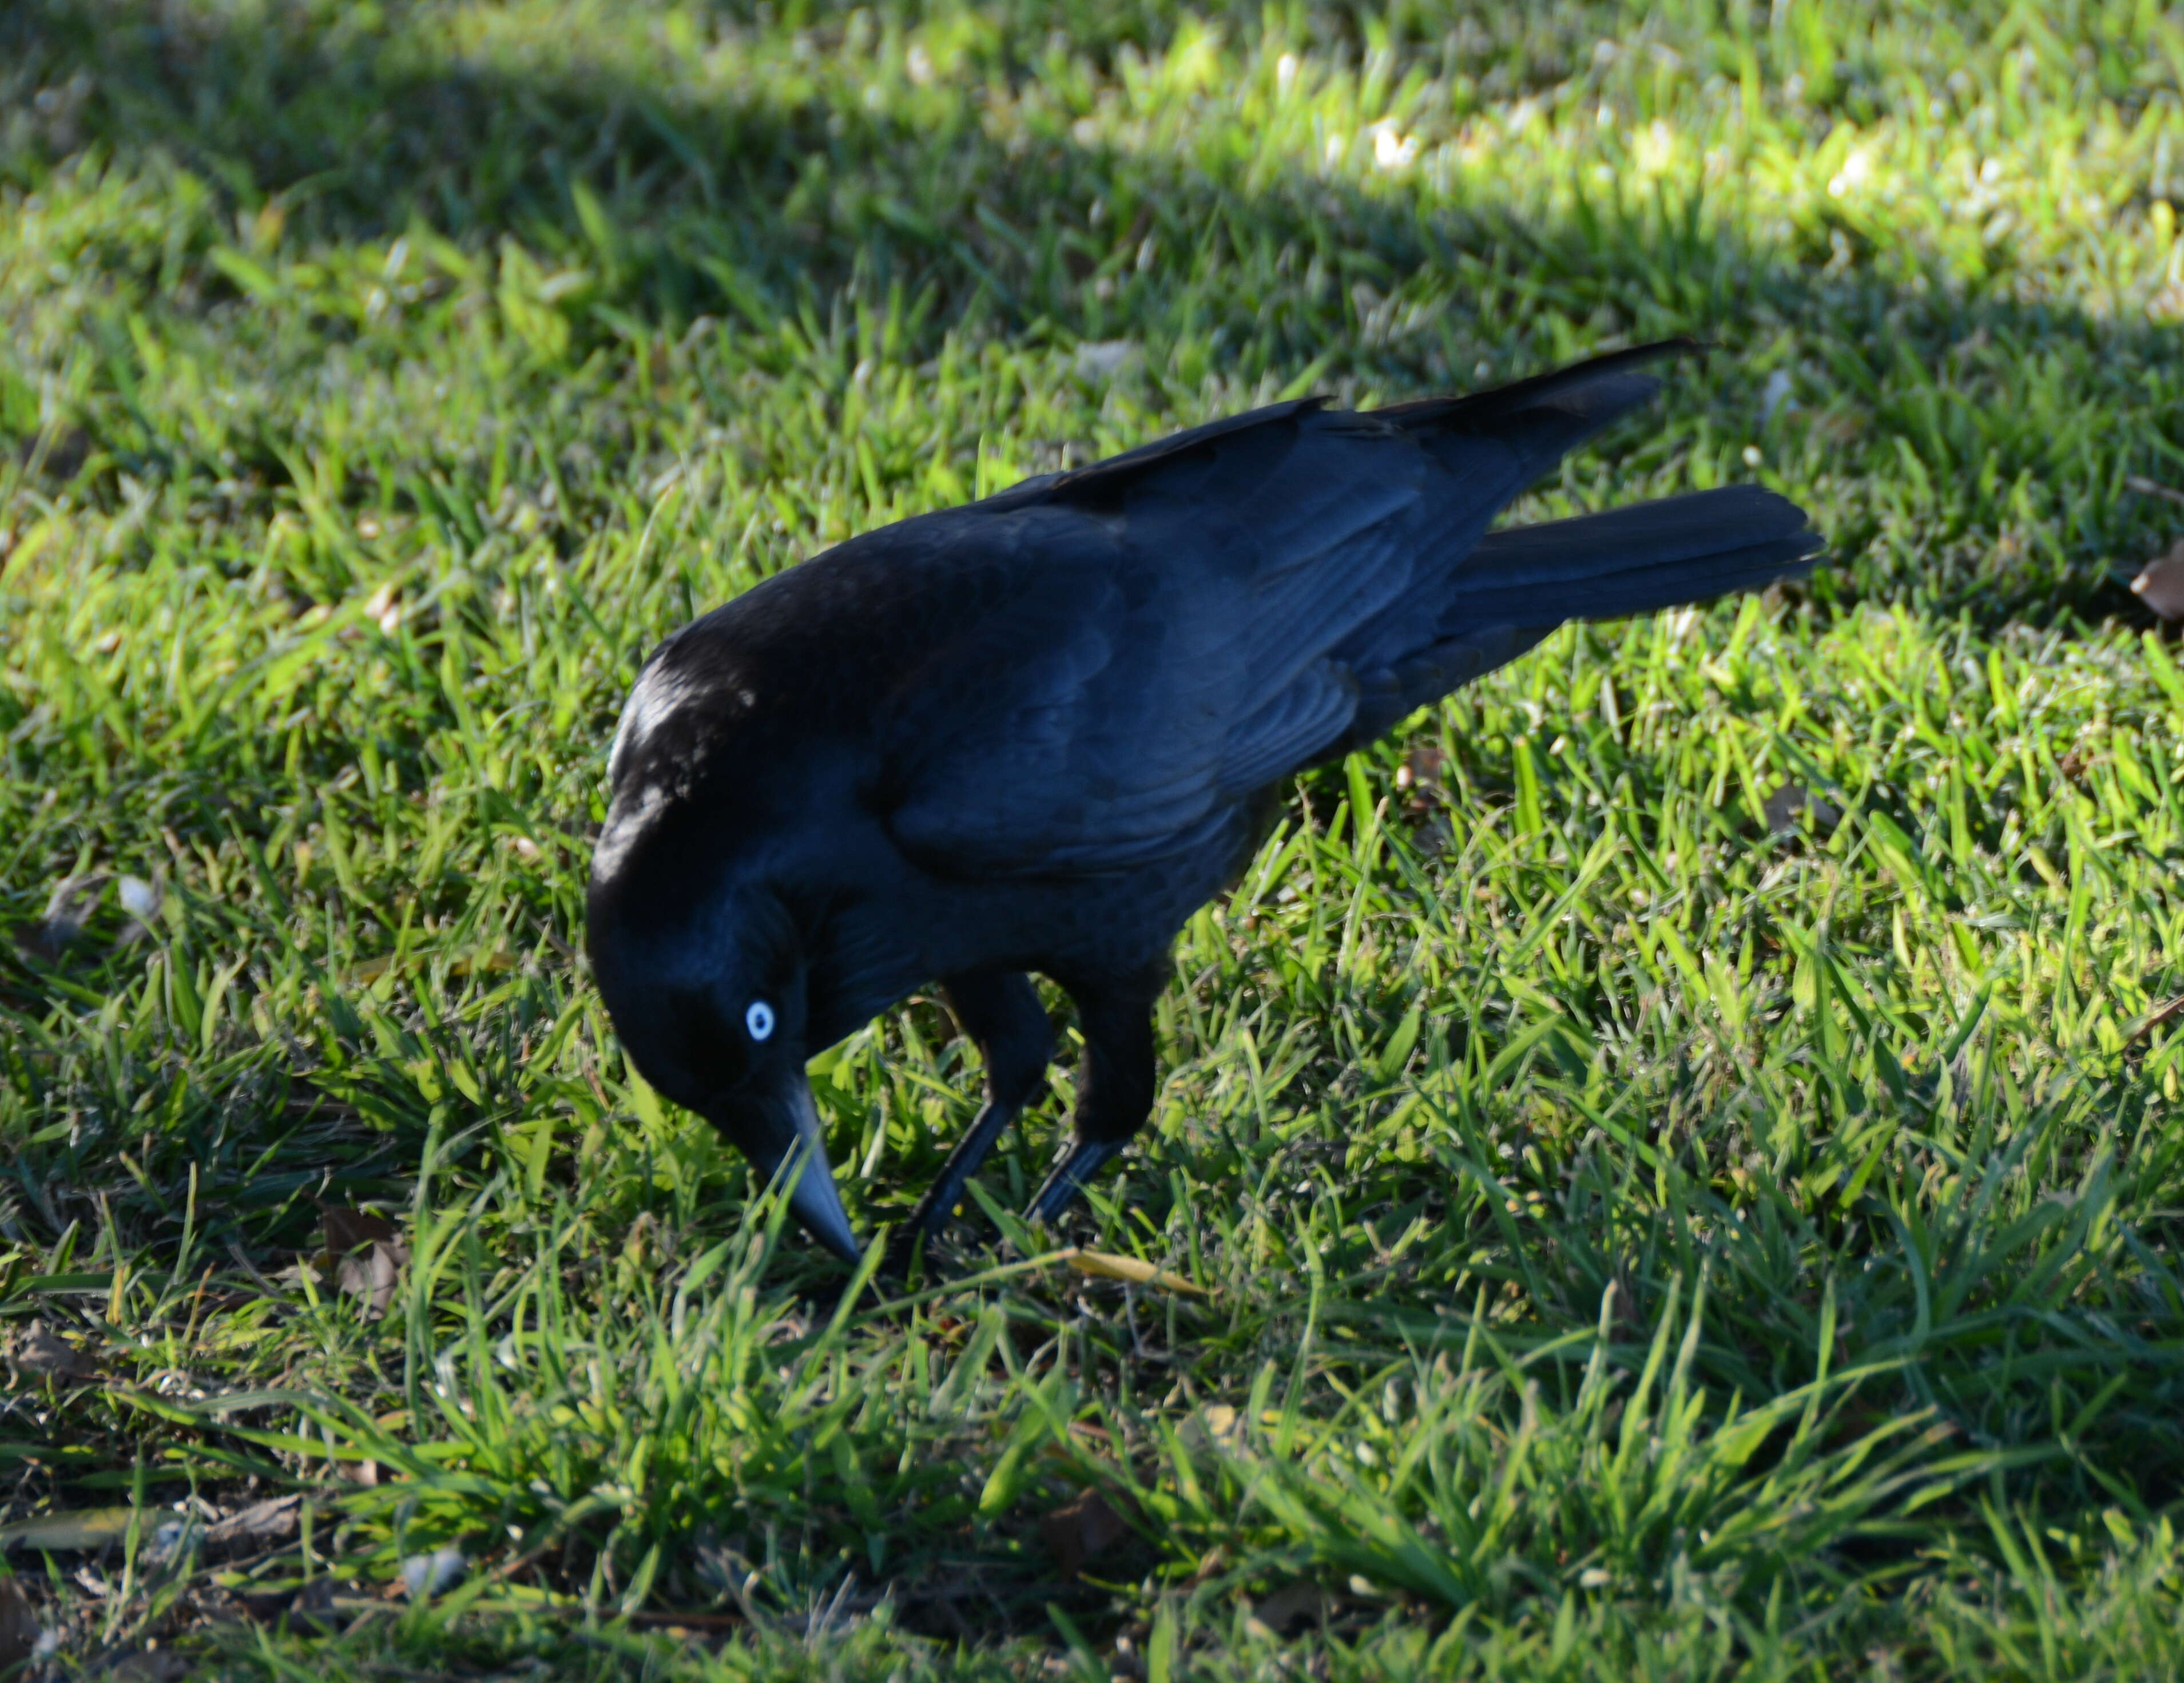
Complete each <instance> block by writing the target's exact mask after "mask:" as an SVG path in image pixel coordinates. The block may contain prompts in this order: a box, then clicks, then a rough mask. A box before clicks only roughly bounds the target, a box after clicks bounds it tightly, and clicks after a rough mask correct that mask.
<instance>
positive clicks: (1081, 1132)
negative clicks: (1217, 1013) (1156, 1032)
mask: <svg viewBox="0 0 2184 1683" xmlns="http://www.w3.org/2000/svg"><path fill="white" fill-rule="evenodd" d="M1166 979H1167V976H1166V967H1162V973H1161V974H1159V975H1157V976H1155V975H1151V974H1148V975H1146V976H1144V977H1141V978H1137V979H1136V980H1135V981H1134V982H1132V983H1129V984H1125V985H1123V986H1103V987H1098V988H1084V989H1079V988H1074V987H1073V988H1071V989H1070V990H1069V992H1070V996H1071V997H1072V998H1073V999H1074V1000H1076V1001H1077V1023H1078V1028H1079V1029H1080V1030H1081V1031H1082V1032H1083V1034H1084V1064H1083V1065H1082V1067H1080V1069H1079V1071H1078V1077H1077V1112H1076V1114H1075V1115H1074V1116H1073V1117H1072V1118H1071V1121H1072V1122H1073V1124H1074V1132H1075V1134H1076V1138H1075V1139H1074V1140H1072V1141H1071V1142H1070V1146H1069V1150H1068V1151H1067V1152H1065V1153H1064V1154H1063V1156H1062V1157H1061V1161H1060V1162H1057V1163H1056V1164H1055V1166H1054V1168H1053V1170H1052V1172H1051V1173H1049V1174H1048V1175H1047V1177H1046V1184H1045V1185H1043V1186H1041V1187H1040V1188H1039V1191H1038V1192H1037V1194H1035V1195H1034V1197H1033V1199H1032V1201H1031V1207H1030V1208H1029V1209H1028V1211H1027V1212H1025V1213H1026V1214H1027V1215H1028V1216H1029V1217H1030V1218H1031V1219H1033V1220H1034V1221H1041V1222H1050V1221H1052V1220H1053V1219H1054V1218H1056V1216H1058V1215H1060V1214H1061V1212H1063V1211H1064V1210H1066V1209H1067V1208H1068V1207H1069V1206H1070V1203H1071V1201H1073V1199H1075V1197H1076V1196H1077V1195H1078V1193H1079V1192H1081V1191H1083V1190H1084V1188H1085V1186H1086V1185H1087V1184H1089V1183H1090V1181H1091V1179H1092V1177H1093V1176H1094V1175H1095V1173H1098V1172H1099V1170H1100V1166H1101V1165H1102V1164H1104V1163H1105V1162H1106V1161H1107V1160H1108V1159H1109V1158H1110V1157H1112V1156H1116V1155H1117V1154H1118V1153H1119V1152H1120V1151H1122V1149H1123V1146H1125V1145H1128V1144H1129V1142H1130V1139H1131V1136H1132V1135H1134V1134H1136V1133H1137V1131H1138V1130H1139V1129H1140V1128H1142V1127H1144V1126H1145V1117H1147V1116H1149V1115H1151V1112H1152V1107H1153V1022H1152V1006H1153V1000H1154V999H1155V997H1156V996H1157V995H1158V994H1159V992H1160V989H1161V986H1162V983H1164V982H1165V981H1166Z"/></svg>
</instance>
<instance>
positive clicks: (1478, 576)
mask: <svg viewBox="0 0 2184 1683" xmlns="http://www.w3.org/2000/svg"><path fill="white" fill-rule="evenodd" d="M1820 547H1821V540H1820V537H1819V533H1818V532H1814V531H1813V530H1811V528H1809V527H1808V526H1807V525H1806V524H1805V515H1804V511H1803V510H1802V509H1800V508H1798V507H1797V504H1795V503H1792V502H1791V501H1789V500H1788V499H1786V498H1782V497H1778V496H1776V495H1775V493H1773V492H1771V491H1763V490H1761V489H1760V488H1758V486H1756V485H1737V486H1731V487H1729V488H1725V489H1723V490H1719V491H1700V492H1696V493H1692V494H1691V495H1689V496H1683V497H1670V498H1667V499H1663V500H1662V501H1660V502H1654V503H1640V504H1635V505H1634V506H1632V507H1630V508H1624V509H1612V510H1608V512H1607V513H1606V514H1597V515H1580V517H1578V518H1577V519H1574V520H1558V521H1548V522H1546V523H1545V524H1543V525H1540V526H1522V527H1512V528H1510V529H1508V530H1507V531H1502V532H1491V533H1489V534H1488V535H1487V536H1486V537H1485V538H1482V539H1480V540H1479V543H1478V544H1477V546H1476V547H1474V549H1473V550H1472V551H1471V553H1470V554H1468V555H1467V556H1465V557H1464V559H1463V561H1462V562H1461V563H1460V564H1459V565H1458V566H1457V568H1456V570H1455V571H1454V573H1453V574H1452V575H1451V576H1450V577H1449V579H1448V581H1447V594H1446V596H1445V597H1444V598H1443V605H1442V607H1441V610H1440V613H1439V614H1438V615H1437V616H1435V618H1434V620H1433V621H1431V623H1432V624H1433V626H1434V633H1433V634H1432V636H1431V637H1430V638H1429V639H1427V640H1426V641H1425V642H1424V643H1423V644H1420V643H1418V642H1417V641H1415V640H1413V641H1411V642H1410V643H1409V644H1408V646H1407V647H1405V648H1403V649H1401V652H1400V653H1391V655H1390V656H1389V657H1385V658H1384V659H1383V660H1369V661H1363V662H1360V663H1359V664H1358V666H1357V668H1356V671H1357V678H1358V707H1357V714H1356V716H1355V717H1354V719H1353V720H1352V722H1351V727H1350V729H1349V730H1348V731H1347V732H1346V733H1344V735H1343V736H1342V738H1340V740H1339V741H1338V742H1336V743H1334V744H1331V745H1330V747H1329V750H1327V752H1328V753H1329V754H1330V755H1334V754H1340V753H1342V752H1344V751H1345V750H1348V749H1351V748H1355V747H1358V746H1360V745H1362V744H1365V743H1367V742H1370V741H1372V740H1373V738H1376V737H1379V735H1381V734H1382V733H1385V732H1386V731H1388V730H1390V729H1391V728H1393V727H1394V726H1395V725H1396V722H1398V721H1400V720H1401V719H1402V718H1404V717H1405V716H1407V715H1408V714H1410V713H1412V712H1414V711H1417V710H1418V708H1420V707H1424V706H1425V705H1428V704H1429V703H1430V702H1434V701H1437V700H1439V699H1440V698H1441V697H1442V696H1444V695H1446V694H1448V693H1449V692H1450V691H1451V690H1452V689H1454V688H1457V687H1458V686H1459V685H1462V684H1466V683H1470V682H1471V681H1472V680H1473V679H1474V678H1477V677H1484V676H1485V674H1486V673H1488V672H1491V671H1493V670H1494V668H1495V667H1496V666H1501V665H1502V664H1503V663H1504V662H1506V661H1508V660H1514V659H1515V658H1516V657H1517V656H1518V655H1521V654H1523V653H1524V651H1525V650H1526V649H1529V648H1530V647H1531V646H1532V645H1533V644H1535V643H1537V642H1538V641H1539V640H1540V639H1541V638H1543V637H1545V636H1546V635H1547V633H1549V632H1551V631H1552V630H1553V629H1554V628H1555V627H1557V626H1558V625H1560V624H1562V623H1563V621H1565V620H1608V619H1617V618H1619V617H1621V616H1624V615H1626V614H1644V613H1652V612H1653V611H1655V610H1658V609H1662V608H1676V607H1681V606H1683V605H1685V604H1686V603H1690V602H1703V601H1705V600H1707V599H1708V598H1710V597H1714V596H1720V595H1724V594H1728V593H1729V592H1730V591H1732V590H1752V589H1757V588H1761V587H1763V586H1765V585H1769V584H1772V583H1774V582H1775V581H1776V580H1777V579H1783V578H1794V577H1802V575H1803V574H1805V573H1807V572H1809V571H1811V570H1812V567H1813V564H1814V560H1815V559H1816V558H1817V557H1818V554H1819V549H1820Z"/></svg>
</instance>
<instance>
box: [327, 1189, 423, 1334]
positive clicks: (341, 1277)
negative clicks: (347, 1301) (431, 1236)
mask: <svg viewBox="0 0 2184 1683" xmlns="http://www.w3.org/2000/svg"><path fill="white" fill-rule="evenodd" d="M319 1216H320V1220H321V1221H322V1222H323V1223H325V1227H326V1258H325V1266H324V1267H323V1268H321V1270H320V1272H321V1273H326V1272H331V1273H332V1275H333V1276H334V1284H335V1285H336V1287H337V1289H338V1290H340V1291H341V1292H342V1294H343V1296H348V1297H361V1298H363V1299H364V1300H365V1301H364V1318H365V1319H366V1320H368V1321H376V1320H378V1319H379V1318H381V1317H382V1316H383V1315H385V1314H386V1312H387V1307H388V1306H389V1305H390V1304H392V1303H393V1301H394V1287H395V1284H396V1282H397V1281H398V1280H399V1279H401V1276H402V1269H403V1267H404V1264H405V1263H407V1262H409V1246H406V1245H404V1243H403V1242H402V1240H401V1238H400V1237H399V1235H398V1234H397V1233H396V1232H395V1228H394V1223H393V1222H391V1221H389V1220H388V1219H387V1218H386V1217H385V1216H382V1215H377V1214H375V1213H374V1212H371V1211H370V1210H350V1209H342V1208H338V1207H334V1206H331V1205H326V1204H321V1205H320V1207H319Z"/></svg>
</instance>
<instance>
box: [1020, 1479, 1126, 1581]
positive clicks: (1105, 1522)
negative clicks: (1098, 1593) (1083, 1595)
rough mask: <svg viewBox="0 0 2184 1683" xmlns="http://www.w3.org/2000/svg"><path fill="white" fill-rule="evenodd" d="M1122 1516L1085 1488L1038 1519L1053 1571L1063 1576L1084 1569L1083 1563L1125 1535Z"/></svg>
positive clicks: (1070, 1575) (1069, 1577)
mask: <svg viewBox="0 0 2184 1683" xmlns="http://www.w3.org/2000/svg"><path fill="white" fill-rule="evenodd" d="M1129 1530H1130V1528H1129V1526H1128V1524H1127V1523H1126V1522H1125V1521H1124V1520H1123V1516H1122V1515H1121V1514H1119V1513H1116V1512H1115V1510H1114V1509H1113V1508H1112V1507H1109V1506H1108V1505H1107V1502H1106V1498H1105V1497H1104V1496H1100V1494H1099V1492H1097V1491H1086V1492H1085V1493H1084V1495H1083V1496H1079V1497H1078V1498H1077V1500H1076V1501H1074V1502H1071V1503H1070V1504H1069V1505H1068V1507H1057V1508H1056V1509H1055V1510H1054V1512H1053V1513H1050V1514H1048V1515H1047V1516H1046V1517H1045V1519H1042V1520H1040V1521H1039V1535H1040V1536H1042V1537H1044V1538H1045V1540H1046V1547H1047V1552H1048V1553H1050V1554H1051V1555H1052V1556H1053V1557H1054V1565H1055V1570H1056V1572H1057V1573H1059V1574H1061V1577H1062V1578H1063V1579H1065V1580H1067V1579H1072V1578H1074V1577H1075V1576H1076V1575H1077V1574H1078V1573H1079V1572H1081V1571H1082V1570H1084V1563H1085V1562H1086V1561H1088V1560H1090V1559H1092V1558H1095V1556H1097V1555H1100V1554H1102V1553H1105V1552H1106V1551H1107V1550H1108V1549H1111V1548H1112V1547H1113V1546H1115V1545H1116V1544H1117V1543H1118V1542H1120V1541H1122V1540H1123V1537H1125V1536H1126V1535H1128V1533H1129Z"/></svg>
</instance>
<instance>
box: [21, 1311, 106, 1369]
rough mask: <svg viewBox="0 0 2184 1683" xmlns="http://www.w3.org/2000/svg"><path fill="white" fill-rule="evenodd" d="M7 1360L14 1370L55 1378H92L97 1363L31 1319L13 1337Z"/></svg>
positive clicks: (39, 1322)
mask: <svg viewBox="0 0 2184 1683" xmlns="http://www.w3.org/2000/svg"><path fill="white" fill-rule="evenodd" d="M8 1362H9V1363H10V1364H11V1365H13V1366H14V1368H16V1369H17V1371H19V1372H21V1373H25V1374H43V1375H45V1376H46V1377H47V1378H48V1379H97V1377H98V1363H97V1362H96V1361H94V1360H93V1359H92V1357H89V1356H87V1355H86V1354H85V1353H84V1352H83V1351H81V1350H79V1349H77V1348H76V1346H74V1345H73V1344H70V1342H69V1341H68V1340H66V1339H64V1338H63V1337H61V1336H60V1335H59V1334H58V1333H55V1332H53V1331H50V1330H48V1329H47V1326H46V1324H45V1323H44V1322H43V1321H32V1322H31V1324H30V1325H29V1326H27V1327H25V1329H23V1330H22V1331H21V1332H20V1333H19V1334H17V1335H16V1336H15V1340H14V1344H13V1345H12V1346H10V1348H9V1349H8Z"/></svg>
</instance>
